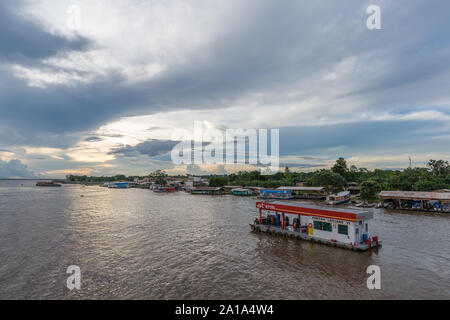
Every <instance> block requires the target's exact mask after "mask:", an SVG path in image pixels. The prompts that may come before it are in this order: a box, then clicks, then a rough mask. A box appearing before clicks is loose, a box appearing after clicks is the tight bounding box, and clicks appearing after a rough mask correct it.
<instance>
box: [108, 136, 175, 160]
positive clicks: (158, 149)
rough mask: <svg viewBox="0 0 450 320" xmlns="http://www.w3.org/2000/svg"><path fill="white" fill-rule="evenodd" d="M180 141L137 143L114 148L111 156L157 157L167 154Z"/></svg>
mask: <svg viewBox="0 0 450 320" xmlns="http://www.w3.org/2000/svg"><path fill="white" fill-rule="evenodd" d="M178 143H180V141H171V140H149V141H145V142H142V143H139V144H138V145H136V146H130V145H127V146H124V147H120V148H116V149H115V150H114V151H112V152H111V154H115V155H123V156H126V157H135V156H137V155H147V156H149V157H157V156H162V155H165V154H168V153H169V152H170V151H171V150H172V149H173V147H175V146H176V145H177V144H178Z"/></svg>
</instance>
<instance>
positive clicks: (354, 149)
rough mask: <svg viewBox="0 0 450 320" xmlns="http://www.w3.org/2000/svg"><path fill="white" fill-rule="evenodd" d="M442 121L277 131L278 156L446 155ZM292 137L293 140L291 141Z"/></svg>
mask: <svg viewBox="0 0 450 320" xmlns="http://www.w3.org/2000/svg"><path fill="white" fill-rule="evenodd" d="M449 136H450V126H449V125H448V123H447V122H446V120H442V121H435V120H433V121H427V120H409V121H406V120H403V121H395V120H394V121H377V122H355V123H344V124H335V125H321V126H313V127H303V128H298V127H287V128H281V129H280V154H281V155H292V154H296V155H305V154H307V155H327V154H330V153H331V154H333V155H334V156H336V154H339V153H340V152H341V155H343V154H345V155H347V156H352V155H354V154H374V153H379V154H383V153H385V154H392V153H397V154H398V153H408V152H411V153H433V152H447V150H445V148H443V146H446V145H448V137H449ZM292 137H295V139H293V138H292Z"/></svg>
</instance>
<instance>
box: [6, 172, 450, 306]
mask: <svg viewBox="0 0 450 320" xmlns="http://www.w3.org/2000/svg"><path fill="white" fill-rule="evenodd" d="M22 184H23V185H22ZM34 184H35V182H34V181H20V182H18V181H0V299H412V298H416V299H450V229H449V227H450V216H449V215H447V216H445V215H437V214H436V215H434V214H421V213H410V212H407V213H405V212H392V211H386V210H384V209H369V210H374V222H373V223H372V230H374V232H375V234H378V235H379V237H380V239H381V240H382V241H383V247H382V248H381V249H379V250H377V251H372V252H363V253H360V252H353V251H349V250H345V249H338V248H332V247H328V246H325V245H320V244H313V243H309V242H306V241H300V240H292V239H284V238H279V237H273V236H268V235H265V234H257V233H252V232H251V231H250V227H249V223H251V222H253V220H254V217H255V216H256V213H257V210H256V208H255V202H256V201H257V199H256V198H240V197H233V196H215V197H211V196H194V195H190V194H186V193H183V192H180V193H176V194H156V193H153V192H151V191H149V190H140V189H129V190H113V189H106V188H102V187H82V186H63V187H61V188H38V187H34ZM70 265H77V266H79V267H80V269H81V274H82V276H81V290H79V291H77V290H74V291H69V290H68V289H67V287H66V279H67V277H68V276H69V275H68V274H66V269H67V267H68V266H70ZM369 265H378V266H379V267H380V268H381V290H369V289H367V286H366V281H367V277H368V274H366V269H367V267H368V266H369Z"/></svg>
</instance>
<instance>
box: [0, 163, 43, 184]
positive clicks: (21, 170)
mask: <svg viewBox="0 0 450 320" xmlns="http://www.w3.org/2000/svg"><path fill="white" fill-rule="evenodd" d="M35 177H36V175H35V174H34V173H33V172H32V171H30V170H28V167H27V166H26V165H25V164H23V163H22V162H21V161H20V160H11V161H2V160H1V159H0V179H8V178H35Z"/></svg>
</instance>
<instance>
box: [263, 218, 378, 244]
mask: <svg viewBox="0 0 450 320" xmlns="http://www.w3.org/2000/svg"><path fill="white" fill-rule="evenodd" d="M269 214H272V215H273V214H275V212H269ZM275 215H276V214H275ZM286 217H288V218H289V225H290V226H292V224H293V220H294V218H296V217H297V215H295V214H288V213H286ZM314 222H326V223H330V224H331V226H332V230H331V232H330V231H324V230H320V229H315V228H314V226H315V225H314ZM300 224H301V225H302V226H309V225H312V226H313V233H312V234H309V236H310V237H312V238H316V239H324V240H329V241H332V240H335V241H338V242H341V243H346V244H355V243H356V244H360V242H361V241H363V235H367V238H368V239H369V238H371V237H372V235H371V228H370V219H367V220H359V221H357V222H352V221H345V220H336V219H331V218H322V217H315V216H301V217H300ZM339 225H343V226H347V228H348V229H347V230H348V234H347V235H345V234H340V233H339ZM366 230H367V231H366Z"/></svg>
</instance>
